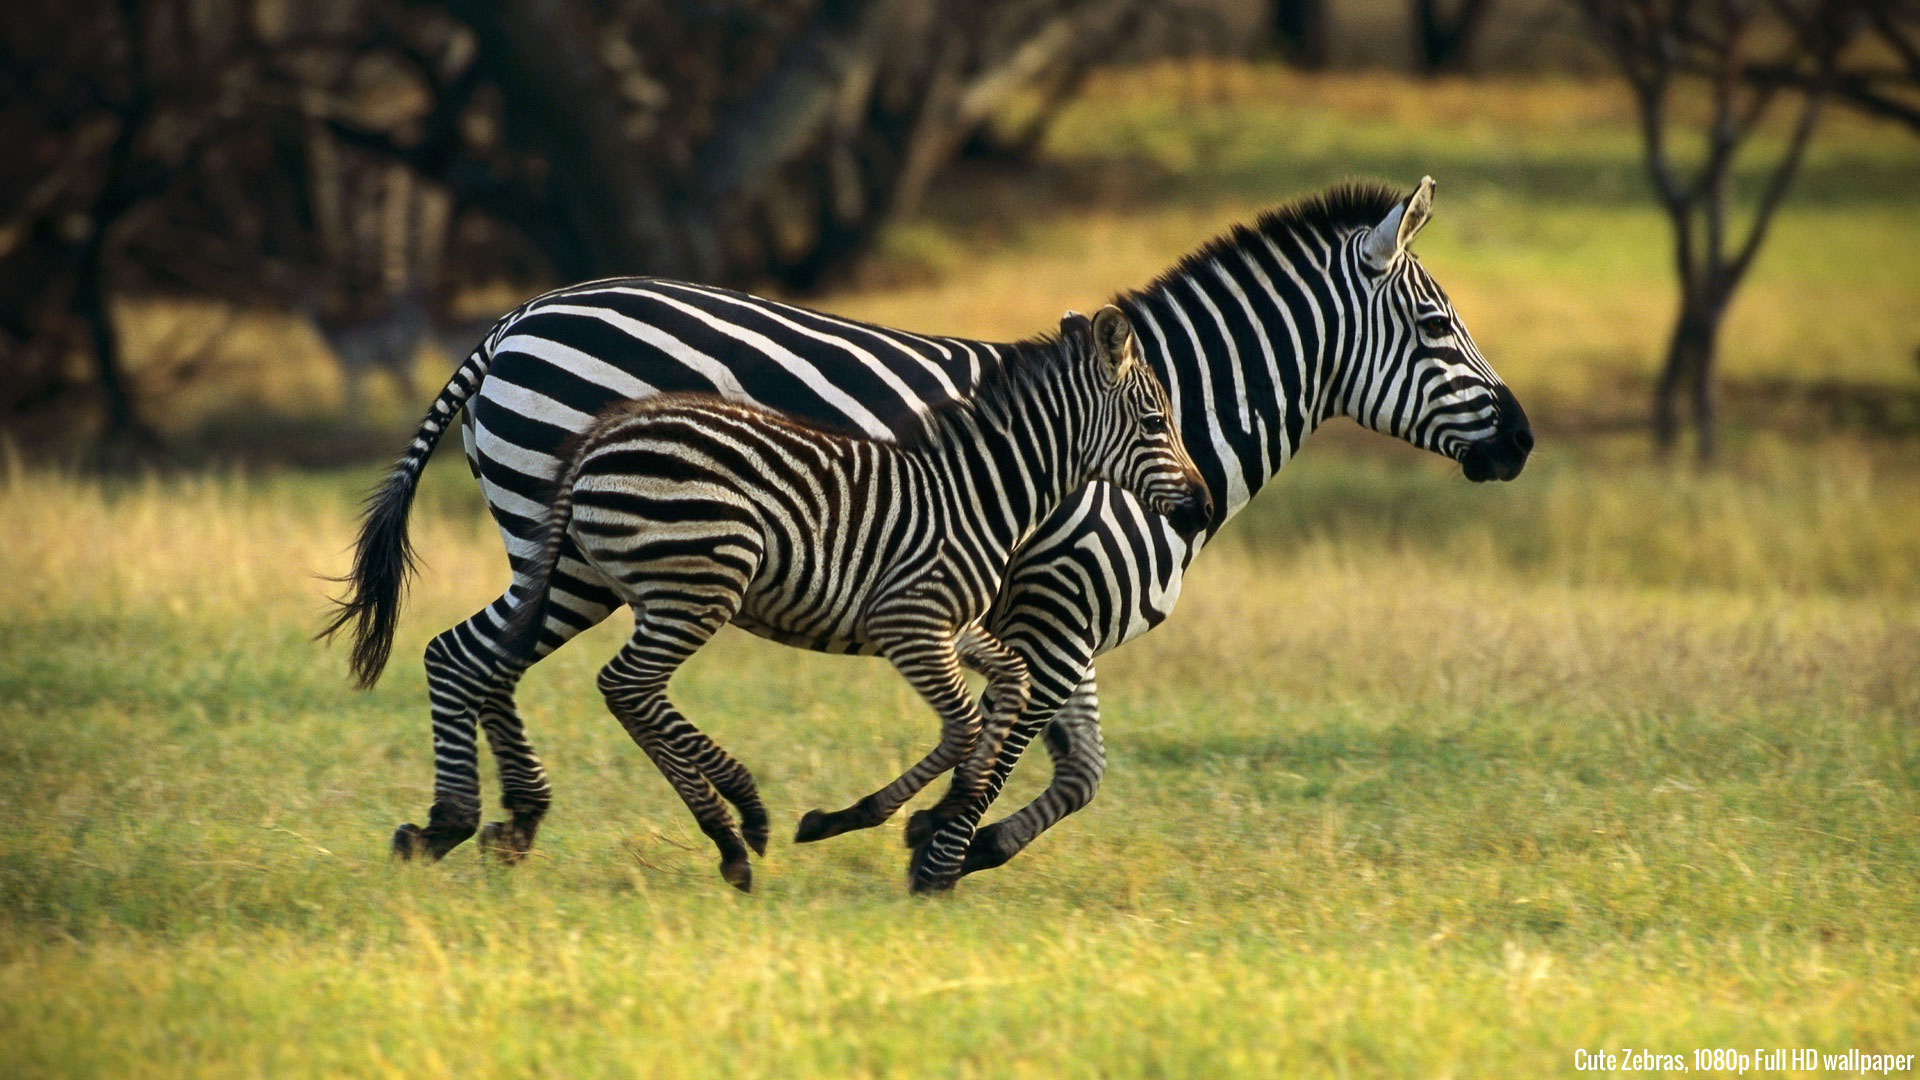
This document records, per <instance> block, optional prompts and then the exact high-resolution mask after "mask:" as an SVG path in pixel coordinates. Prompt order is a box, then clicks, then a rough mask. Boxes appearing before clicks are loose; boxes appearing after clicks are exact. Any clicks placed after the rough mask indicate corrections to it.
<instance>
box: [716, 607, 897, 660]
mask: <svg viewBox="0 0 1920 1080" xmlns="http://www.w3.org/2000/svg"><path fill="white" fill-rule="evenodd" d="M733 625H734V626H737V627H739V628H740V629H742V630H745V631H746V632H747V633H749V634H752V635H754V636H755V637H763V638H766V639H767V640H768V641H777V642H779V643H780V644H782V645H791V646H793V647H794V648H796V649H805V650H807V651H808V652H818V653H832V654H834V655H836V656H873V655H875V654H877V653H878V652H879V650H878V649H876V648H875V647H874V645H873V643H872V642H870V641H867V640H864V639H863V638H861V637H859V636H857V635H852V634H847V633H844V632H829V633H825V634H822V633H819V632H817V631H802V630H794V629H790V628H786V627H780V626H770V625H768V624H767V623H764V622H761V621H760V620H758V619H756V618H754V617H753V616H752V615H751V614H749V613H748V612H745V611H742V612H741V613H739V614H738V615H735V616H734V617H733Z"/></svg>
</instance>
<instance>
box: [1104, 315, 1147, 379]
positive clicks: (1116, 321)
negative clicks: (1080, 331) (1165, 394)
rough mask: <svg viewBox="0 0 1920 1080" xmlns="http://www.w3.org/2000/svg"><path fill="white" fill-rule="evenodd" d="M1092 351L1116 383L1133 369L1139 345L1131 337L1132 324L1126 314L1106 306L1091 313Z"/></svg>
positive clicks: (1138, 352)
mask: <svg viewBox="0 0 1920 1080" xmlns="http://www.w3.org/2000/svg"><path fill="white" fill-rule="evenodd" d="M1093 351H1094V352H1095V353H1097V354H1099V357H1100V359H1101V361H1102V362H1104V363H1105V364H1106V365H1107V372H1108V373H1109V374H1110V375H1112V376H1113V378H1114V380H1115V381H1118V380H1119V379H1120V377H1121V376H1123V375H1125V374H1126V373H1127V371H1128V370H1129V369H1130V368H1132V367H1133V361H1134V359H1135V358H1136V357H1138V356H1139V354H1140V344H1139V341H1138V340H1137V339H1135V338H1134V336H1133V323H1132V322H1131V321H1129V320H1128V319H1127V313H1126V312H1124V311H1121V310H1120V309H1119V308H1118V307H1116V306H1114V305H1112V304H1108V305H1107V306H1106V307H1103V308H1101V309H1100V310H1099V311H1096V312H1094V313H1093Z"/></svg>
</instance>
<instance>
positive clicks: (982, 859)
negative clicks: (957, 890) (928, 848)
mask: <svg viewBox="0 0 1920 1080" xmlns="http://www.w3.org/2000/svg"><path fill="white" fill-rule="evenodd" d="M998 824H999V823H998V822H996V823H994V824H993V825H989V826H987V827H986V828H984V829H981V830H980V831H979V832H977V833H975V834H974V836H973V842H972V843H970V844H968V845H967V860H966V862H965V863H962V864H961V867H960V873H961V874H963V875H965V874H972V873H977V872H979V871H981V870H992V869H993V868H994V867H997V866H1005V865H1006V864H1007V860H1009V859H1011V858H1013V857H1014V856H1015V855H1018V854H1019V853H1020V850H1019V849H1018V848H1015V849H1013V850H1012V851H1008V850H1006V845H1004V844H1002V843H1000V842H999V841H1000V834H999V833H998V832H996V831H995V829H996V827H997V826H998Z"/></svg>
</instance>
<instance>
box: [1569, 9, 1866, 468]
mask: <svg viewBox="0 0 1920 1080" xmlns="http://www.w3.org/2000/svg"><path fill="white" fill-rule="evenodd" d="M1576 3H1578V4H1579V6H1580V7H1581V9H1582V10H1583V11H1584V12H1585V13H1586V15H1587V17H1588V19H1589V20H1590V22H1591V24H1592V26H1593V27H1594V28H1595V30H1596V31H1598V33H1599V36H1600V39H1601V42H1602V43H1603V44H1604V46H1605V47H1606V49H1607V51H1608V54H1609V56H1610V57H1611V59H1612V61H1613V64H1614V66H1615V68H1616V69H1617V70H1618V71H1619V72H1620V74H1621V75H1622V76H1624V77H1625V78H1626V80H1627V82H1628V85H1629V86H1631V87H1632V90H1633V96H1634V103H1635V105H1636V107H1637V108H1638V111H1639V116H1640V128H1641V134H1642V137H1643V139H1642V141H1643V144H1644V149H1645V152H1646V160H1647V172H1648V175H1649V176H1650V177H1651V179H1652V181H1653V189H1654V193H1655V195H1656V196H1657V197H1658V199H1659V201H1660V205H1661V207H1662V208H1663V209H1664V210H1665V211H1666V213H1667V217H1668V220H1669V221H1670V222H1671V224H1672V227H1673V235H1674V261H1675V268H1676V270H1677V271H1678V274H1679V285H1680V309H1679V313H1678V315H1677V317H1676V318H1675V322H1674V328H1673V331H1672V335H1671V337H1670V338H1669V342H1668V346H1667V354H1666V359H1665V361H1664V362H1663V364H1662V366H1661V369H1660V375H1659V378H1658V380H1657V381H1656V383H1655V388H1654V395H1653V434H1654V439H1655V441H1656V442H1657V443H1658V445H1659V446H1660V447H1661V448H1662V449H1663V450H1668V449H1671V448H1672V447H1673V445H1674V444H1675V443H1676V442H1677V441H1678V438H1679V434H1680V403H1679V400H1680V397H1681V395H1682V394H1683V393H1684V394H1685V395H1686V396H1687V398H1688V400H1689V401H1690V403H1691V409H1690V411H1691V414H1692V419H1693V427H1694V435H1695V439H1696V440H1697V442H1696V449H1697V451H1698V453H1699V457H1700V459H1701V460H1702V461H1710V460H1712V459H1713V457H1714V455H1715V451H1716V448H1717V443H1716V434H1717V432H1716V427H1715V411H1714V405H1715V387H1714V362H1715V360H1716V355H1717V351H1718V345H1719V334H1720V326H1721V322H1722V320H1723V318H1724V317H1725V315H1726V311H1727V306H1728V304H1729V302H1730V301H1731V300H1732V297H1733V293H1734V291H1735V290H1736V289H1737V288H1739V285H1740V282H1741V280H1742V279H1743V278H1744V277H1745V276H1746V273H1747V271H1748V270H1749V269H1751V268H1752V266H1753V260H1754V256H1755V255H1757V254H1758V253H1759V251H1760V246H1761V244H1762V243H1763V242H1764V241H1765V239H1766V235H1767V227H1768V225H1769V224H1770V223H1771V222H1772V220H1773V215H1774V212H1775V211H1776V210H1778V209H1779V207H1780V200H1781V198H1782V197H1783V196H1784V195H1785V194H1786V192H1787V189H1788V187H1789V186H1790V185H1791V184H1792V182H1793V178H1794V174H1795V173H1796V172H1797V171H1798V169H1799V166H1800V162H1801V159H1802V158H1803V157H1804V155H1805V153H1806V148H1807V143H1808V142H1809V140H1811V138H1812V137H1813V132H1814V128H1815V126H1816V125H1817V124H1818V123H1819V119H1820V114H1821V109H1822V108H1823V106H1824V105H1825V104H1826V102H1827V100H1828V98H1829V97H1830V96H1831V95H1832V92H1833V90H1834V87H1835V84H1836V80H1837V77H1838V72H1839V67H1840V63H1841V60H1842V58H1843V57H1844V56H1845V55H1846V53H1847V50H1848V47H1849V45H1851V44H1852V43H1853V41H1854V40H1855V38H1856V37H1857V36H1858V31H1859V29H1860V27H1861V25H1862V24H1863V22H1864V15H1865V8H1866V3H1867V0H1576ZM1758 69H1767V70H1773V71H1779V72H1790V73H1792V78H1791V80H1785V79H1781V80H1775V81H1771V82H1764V83H1761V82H1755V81H1754V80H1752V79H1750V78H1749V77H1748V74H1749V72H1750V71H1752V70H1758ZM1789 82H1790V84H1791V85H1792V86H1793V87H1794V88H1796V89H1797V90H1798V92H1799V93H1798V99H1797V105H1796V107H1795V109H1794V112H1793V120H1792V123H1791V126H1790V128H1789V129H1788V131H1787V133H1786V136H1785V141H1784V145H1783V146H1782V148H1781V150H1780V151H1779V153H1778V154H1777V156H1775V157H1774V158H1773V160H1772V161H1770V162H1768V163H1766V164H1765V165H1764V166H1763V167H1762V168H1761V169H1760V170H1759V171H1760V173H1761V175H1762V177H1763V179H1762V181H1761V184H1760V189H1759V192H1758V196H1757V198H1756V199H1755V201H1754V204H1753V207H1752V210H1751V211H1750V213H1749V215H1748V218H1747V221H1746V228H1745V229H1744V230H1741V229H1739V228H1738V227H1737V226H1736V225H1735V223H1734V222H1732V221H1731V220H1730V218H1731V216H1732V214H1733V201H1734V199H1733V196H1734V190H1733V188H1734V184H1733V179H1734V165H1735V161H1736V159H1737V158H1738V156H1739V154H1740V151H1741V148H1742V146H1743V144H1745V143H1747V142H1748V140H1749V139H1750V138H1751V136H1752V135H1753V134H1754V132H1755V131H1756V130H1757V129H1758V128H1759V126H1760V124H1761V122H1762V121H1763V120H1764V119H1765V118H1766V117H1767V115H1768V112H1769V110H1770V108H1771V106H1772V105H1773V104H1774V103H1775V101H1776V100H1777V99H1778V97H1779V95H1778V93H1777V92H1776V91H1777V89H1778V88H1780V87H1781V86H1784V85H1788V83H1789ZM1703 97H1704V99H1705V100H1704V101H1700V100H1698V99H1700V98H1703ZM1695 125H1698V126H1700V127H1701V128H1702V129H1703V130H1702V131H1701V133H1700V134H1701V141H1702V142H1703V143H1704V149H1703V151H1702V152H1701V153H1700V154H1699V155H1698V157H1697V158H1695V159H1693V160H1691V161H1690V162H1682V161H1681V160H1679V159H1678V158H1677V157H1676V155H1675V154H1674V152H1673V148H1672V145H1671V143H1672V141H1673V135H1674V133H1675V132H1676V131H1684V130H1687V129H1688V128H1690V127H1692V126H1695Z"/></svg>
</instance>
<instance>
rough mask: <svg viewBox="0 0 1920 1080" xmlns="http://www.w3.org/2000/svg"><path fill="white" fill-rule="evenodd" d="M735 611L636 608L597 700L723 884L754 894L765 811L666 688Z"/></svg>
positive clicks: (745, 777)
mask: <svg viewBox="0 0 1920 1080" xmlns="http://www.w3.org/2000/svg"><path fill="white" fill-rule="evenodd" d="M737 604H738V594H735V595H734V597H733V599H732V600H731V602H726V603H722V604H704V605H699V606H696V607H692V608H690V609H689V608H686V607H683V606H682V605H680V604H674V603H669V602H663V601H660V600H649V601H648V602H647V603H645V604H644V605H637V606H636V607H635V610H634V624H635V625H634V632H633V638H632V639H631V640H630V641H628V642H627V644H626V645H624V646H623V647H622V648H621V649H620V652H619V653H618V654H617V655H615V656H614V658H613V659H612V660H610V661H608V663H607V666H606V667H604V668H602V669H601V670H600V692H601V693H602V694H604V695H605V696H606V699H607V707H608V709H609V710H611V711H612V712H613V715H614V716H615V717H616V718H618V719H619V721H620V723H621V726H623V727H625V728H626V729H627V734H628V735H630V736H632V737H633V741H634V742H636V743H638V744H639V746H640V749H642V750H644V751H645V752H646V755H647V757H648V758H649V759H651V760H652V761H653V764H654V767H655V768H658V769H659V770H660V773H661V775H662V776H665V777H666V778H667V783H669V784H671V785H672V786H673V790H674V791H675V793H677V794H678V795H679V796H680V801H681V802H683V803H685V804H686V806H687V809H688V810H689V811H690V812H692V814H693V817H694V820H695V821H696V822H697V823H699V825H700V831H701V832H704V833H706V834H707V838H708V839H710V840H712V841H713V843H714V846H715V847H716V848H718V849H719V850H720V876H721V877H722V878H724V879H726V881H727V884H729V885H732V886H733V887H734V888H736V889H739V890H740V891H741V892H751V891H752V889H753V866H752V863H751V862H750V861H749V859H748V857H747V852H748V848H749V847H751V848H752V849H753V850H754V851H756V852H761V853H764V852H765V850H766V838H767V813H766V807H765V806H764V805H762V804H761V802H760V794H759V791H758V790H757V789H756V788H755V786H754V783H753V777H752V775H751V774H749V773H748V772H747V770H746V768H745V767H744V766H742V765H741V764H740V763H739V762H738V761H736V760H734V758H733V757H732V756H731V755H730V754H728V753H727V752H726V751H725V750H723V749H721V747H720V746H719V744H717V743H715V742H714V741H713V740H712V739H711V738H708V737H707V735H706V734H705V733H704V732H702V731H701V730H700V729H699V728H696V727H694V726H693V725H692V724H691V723H689V722H688V721H687V719H686V717H684V716H682V715H680V711H679V710H678V709H676V708H674V706H673V702H671V701H670V700H668V698H667V680H668V679H669V678H671V677H672V675H673V672H674V671H675V670H676V669H678V668H679V667H680V665H681V664H683V663H685V662H686V660H687V658H688V657H690V656H692V655H693V654H694V652H695V651H697V650H698V649H699V648H700V646H701V645H704V644H706V642H707V639H709V638H711V637H712V636H713V635H714V634H715V633H717V632H719V630H720V628H721V627H722V626H725V625H726V624H727V621H728V620H729V619H731V618H732V617H733V612H734V610H735V607H736V606H737ZM716 789H717V792H718V793H717V794H716ZM723 796H724V797H725V798H726V799H727V801H729V802H732V803H733V804H734V805H735V806H738V807H739V808H740V816H741V818H742V820H743V822H744V823H745V830H744V834H743V830H742V829H741V828H736V827H735V825H734V822H733V816H732V815H731V814H729V813H727V808H726V806H725V805H723V804H722V803H721V801H720V799H721V797H723Z"/></svg>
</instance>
